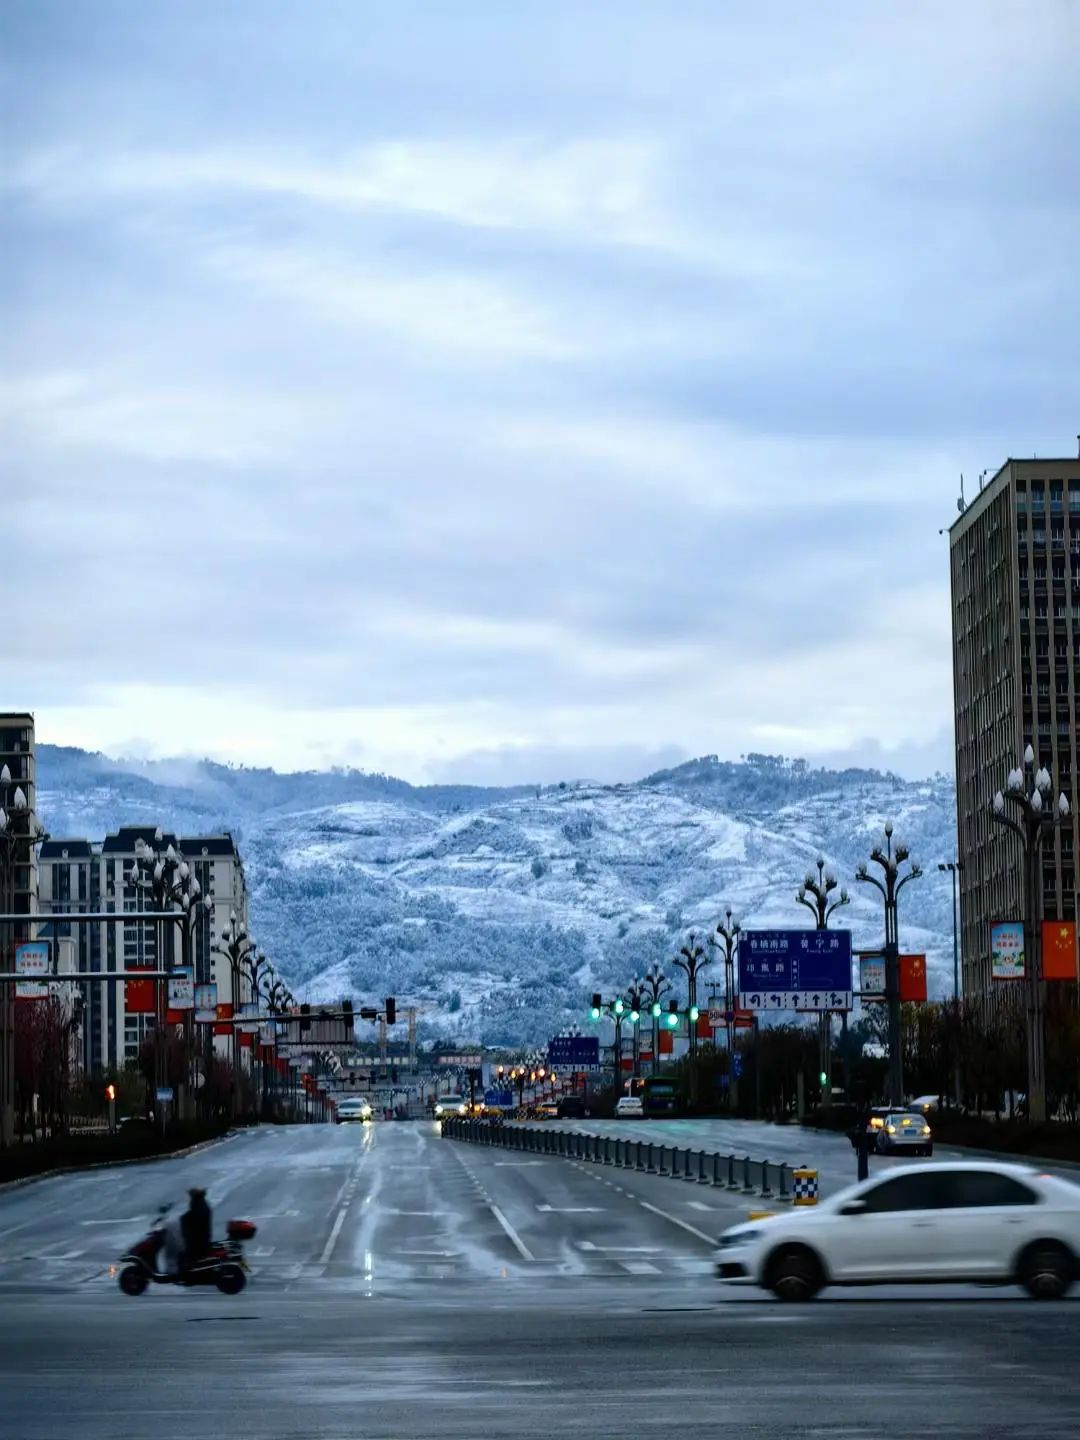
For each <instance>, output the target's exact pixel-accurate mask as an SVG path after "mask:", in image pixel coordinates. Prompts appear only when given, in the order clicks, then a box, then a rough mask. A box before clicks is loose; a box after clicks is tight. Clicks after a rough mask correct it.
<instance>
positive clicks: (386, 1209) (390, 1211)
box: [379, 1205, 450, 1216]
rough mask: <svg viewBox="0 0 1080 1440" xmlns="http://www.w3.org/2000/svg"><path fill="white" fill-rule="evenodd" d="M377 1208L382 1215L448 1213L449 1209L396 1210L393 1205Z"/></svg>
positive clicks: (434, 1214) (432, 1214)
mask: <svg viewBox="0 0 1080 1440" xmlns="http://www.w3.org/2000/svg"><path fill="white" fill-rule="evenodd" d="M379 1209H380V1210H381V1212H382V1213H383V1214H384V1215H429V1216H437V1215H449V1214H450V1211H449V1210H398V1209H395V1207H394V1206H393V1205H380V1206H379Z"/></svg>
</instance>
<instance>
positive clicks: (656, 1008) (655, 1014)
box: [652, 1000, 661, 1020]
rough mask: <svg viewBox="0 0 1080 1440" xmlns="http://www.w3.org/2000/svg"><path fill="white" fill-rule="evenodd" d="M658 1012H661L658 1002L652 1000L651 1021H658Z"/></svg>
mask: <svg viewBox="0 0 1080 1440" xmlns="http://www.w3.org/2000/svg"><path fill="white" fill-rule="evenodd" d="M660 1010H661V1005H660V1001H659V1000H654V1001H653V1007H652V1014H653V1019H654V1020H658V1019H659V1018H660Z"/></svg>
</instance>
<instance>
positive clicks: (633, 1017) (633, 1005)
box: [626, 975, 649, 1080]
mask: <svg viewBox="0 0 1080 1440" xmlns="http://www.w3.org/2000/svg"><path fill="white" fill-rule="evenodd" d="M648 998H649V992H648V990H646V988H645V981H644V980H643V979H642V977H641V976H640V975H639V976H637V978H636V979H634V980H631V981H630V984H629V985H628V986H627V987H626V1003H627V1005H628V1006H629V1007H630V1017H629V1018H630V1024H631V1025H632V1026H633V1027H634V1072H633V1073H634V1079H635V1080H636V1079H637V1078H638V1073H639V1071H640V1070H641V1038H640V1037H641V1016H642V1012H643V1011H644V1009H645V1005H646V1002H647V1000H648Z"/></svg>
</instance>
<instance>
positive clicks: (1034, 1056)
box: [990, 745, 1069, 1125]
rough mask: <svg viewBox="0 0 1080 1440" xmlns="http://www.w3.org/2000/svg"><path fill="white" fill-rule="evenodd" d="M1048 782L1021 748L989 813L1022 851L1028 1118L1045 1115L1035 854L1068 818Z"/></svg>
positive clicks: (1066, 806)
mask: <svg viewBox="0 0 1080 1440" xmlns="http://www.w3.org/2000/svg"><path fill="white" fill-rule="evenodd" d="M1052 789H1053V781H1052V780H1051V778H1050V772H1049V771H1048V770H1046V769H1043V768H1040V769H1038V770H1036V769H1035V752H1034V751H1033V750H1032V748H1031V746H1030V745H1029V746H1028V747H1027V749H1026V750H1025V751H1024V768H1023V770H1020V769H1016V770H1012V771H1010V772H1009V778H1008V780H1007V781H1006V782H1005V790H1004V791H1001V790H999V791H998V792H997V794H996V795H995V796H994V798H993V800H992V801H991V805H990V817H991V819H992V820H994V821H995V822H996V823H997V824H998V825H1004V826H1005V828H1006V829H1007V830H1011V831H1012V832H1013V834H1014V835H1016V836H1017V837H1018V838H1019V840H1020V844H1021V846H1022V848H1023V855H1024V980H1025V983H1026V986H1027V1061H1028V1092H1027V1096H1028V1119H1029V1120H1030V1121H1031V1123H1032V1124H1033V1125H1041V1124H1043V1122H1044V1121H1045V1120H1046V1012H1045V1001H1046V981H1045V980H1044V979H1043V974H1042V925H1041V923H1040V922H1041V920H1042V898H1043V897H1042V884H1041V881H1040V875H1039V854H1040V851H1041V850H1042V845H1043V840H1044V838H1045V837H1046V836H1047V835H1049V834H1050V832H1051V831H1052V830H1053V829H1054V827H1055V826H1056V825H1061V824H1064V823H1065V822H1066V821H1067V820H1068V819H1069V802H1068V800H1067V799H1066V798H1065V795H1064V794H1060V795H1059V796H1058V801H1057V805H1056V806H1055V805H1053V804H1052V803H1051V800H1050V793H1051V791H1052Z"/></svg>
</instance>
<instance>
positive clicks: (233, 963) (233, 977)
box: [214, 910, 255, 1115]
mask: <svg viewBox="0 0 1080 1440" xmlns="http://www.w3.org/2000/svg"><path fill="white" fill-rule="evenodd" d="M254 949H255V945H254V942H253V941H252V940H251V938H250V936H249V935H248V933H247V931H246V930H245V929H244V927H243V925H242V924H241V923H240V921H239V920H238V919H237V916H236V911H235V910H230V911H229V924H228V927H227V928H226V929H224V930H222V932H221V944H220V945H215V946H214V950H215V952H216V954H218V955H222V956H224V958H225V959H226V960H227V961H228V962H229V984H230V993H231V996H232V1069H233V1114H234V1115H238V1114H239V1113H240V1039H239V1031H238V1030H237V1028H236V1020H237V1016H238V1015H239V1013H240V975H241V970H242V967H243V962H244V961H245V960H246V958H247V956H248V955H249V954H250V953H251V951H252V950H254Z"/></svg>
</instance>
